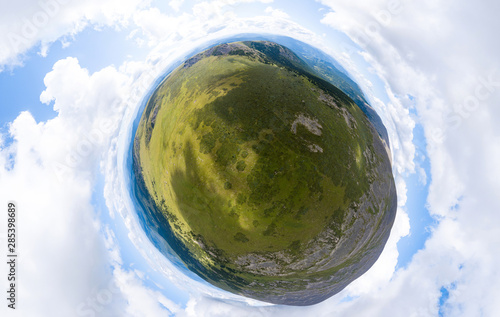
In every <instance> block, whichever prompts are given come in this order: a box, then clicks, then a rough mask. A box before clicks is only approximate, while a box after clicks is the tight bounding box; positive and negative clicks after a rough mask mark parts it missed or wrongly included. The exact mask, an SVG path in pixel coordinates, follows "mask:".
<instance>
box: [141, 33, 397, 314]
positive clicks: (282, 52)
mask: <svg viewBox="0 0 500 317" xmlns="http://www.w3.org/2000/svg"><path fill="white" fill-rule="evenodd" d="M317 68H318V67H314V66H311V65H310V63H308V62H307V61H305V60H304V59H302V58H300V57H299V56H298V55H297V54H295V53H294V52H293V51H292V50H290V49H288V48H286V47H285V46H282V45H279V44H276V43H274V42H269V41H244V42H234V43H228V44H221V45H217V46H215V47H212V48H210V49H208V50H206V51H204V52H202V53H199V54H197V55H195V56H193V57H191V58H189V59H188V60H186V61H185V62H184V63H183V64H182V65H180V66H179V67H178V68H177V69H175V70H174V71H173V72H172V73H171V74H169V76H168V77H166V78H165V80H163V81H162V82H161V83H160V84H159V85H158V87H157V88H156V89H155V90H154V92H153V94H152V96H151V97H150V99H149V101H148V102H147V104H146V107H145V110H144V112H143V113H142V117H141V119H140V122H139V126H138V128H137V132H136V134H135V138H134V145H133V164H134V174H135V177H136V179H135V182H136V186H137V188H138V190H137V195H138V197H139V201H140V202H141V204H142V205H143V206H144V207H145V208H148V210H149V211H150V214H151V215H154V217H155V218H156V220H157V223H159V226H162V227H163V228H164V230H163V231H161V232H164V233H163V238H164V239H165V241H166V242H167V243H168V244H169V246H170V247H171V248H172V249H173V250H174V251H175V253H176V254H177V255H178V257H179V258H180V259H181V261H182V262H183V263H184V265H185V266H186V267H187V268H188V269H189V270H191V271H192V272H194V273H196V274H197V275H199V276H200V277H201V278H203V279H204V280H206V281H208V282H209V283H211V284H213V285H215V286H217V287H219V288H221V289H224V290H227V291H229V292H232V293H235V294H240V295H243V296H246V297H249V298H253V299H257V300H261V301H265V302H269V303H275V304H285V305H297V306H303V305H312V304H316V303H318V302H321V301H323V300H325V299H327V298H329V297H330V296H332V295H334V294H336V293H338V292H339V291H341V290H342V289H343V288H345V287H346V286H347V285H348V284H349V283H351V282H352V281H353V280H355V279H356V278H358V277H359V276H361V275H362V274H363V273H365V272H366V271H367V270H368V269H369V268H370V267H371V266H372V265H373V264H374V263H375V261H376V260H377V258H378V257H379V255H380V253H381V252H382V250H383V248H384V245H385V243H386V241H387V239H388V237H389V233H390V230H391V227H392V225H393V222H394V218H395V214H396V205H397V202H396V189H395V185H394V179H393V175H392V170H391V162H390V158H389V157H390V152H389V150H388V146H387V143H386V142H385V141H384V138H383V137H381V134H380V133H378V132H377V129H376V128H375V127H374V123H373V122H372V121H373V120H370V118H369V117H370V116H367V114H366V113H365V112H366V111H365V112H364V111H363V110H362V109H361V108H360V107H359V106H358V105H357V104H356V103H355V102H354V101H353V99H351V98H350V97H349V96H348V95H346V94H345V93H344V92H343V91H342V90H341V89H339V88H337V87H336V86H334V85H332V84H331V80H329V79H328V78H327V77H325V76H324V73H322V72H321V70H318V69H317Z"/></svg>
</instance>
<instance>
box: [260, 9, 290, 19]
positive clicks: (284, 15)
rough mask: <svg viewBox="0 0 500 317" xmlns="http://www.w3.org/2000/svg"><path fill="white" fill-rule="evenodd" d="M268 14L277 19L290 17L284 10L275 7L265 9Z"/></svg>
mask: <svg viewBox="0 0 500 317" xmlns="http://www.w3.org/2000/svg"><path fill="white" fill-rule="evenodd" d="M264 12H266V13H267V14H270V15H271V16H272V17H273V18H276V19H289V18H290V16H289V15H288V14H287V13H286V12H285V11H283V10H280V9H273V7H267V8H266V10H265V11H264Z"/></svg>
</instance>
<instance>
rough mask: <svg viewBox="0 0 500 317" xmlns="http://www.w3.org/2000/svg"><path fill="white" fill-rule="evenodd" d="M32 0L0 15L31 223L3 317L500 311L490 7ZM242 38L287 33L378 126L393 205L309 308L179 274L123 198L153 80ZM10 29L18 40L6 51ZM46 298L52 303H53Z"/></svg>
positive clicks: (8, 165) (7, 95) (10, 178)
mask: <svg viewBox="0 0 500 317" xmlns="http://www.w3.org/2000/svg"><path fill="white" fill-rule="evenodd" d="M40 3H42V4H40ZM40 3H39V2H37V1H32V0H23V1H19V2H16V3H11V4H9V6H8V7H6V8H5V10H3V12H2V13H0V21H2V22H0V34H2V35H1V36H0V47H1V49H0V94H1V95H2V98H1V99H0V103H1V105H0V133H1V136H2V140H3V144H2V146H1V147H0V163H1V164H0V165H1V168H0V191H1V192H2V193H4V195H3V196H4V197H5V198H4V197H2V199H4V200H10V199H14V200H17V201H18V202H19V204H20V205H21V206H23V209H24V211H23V214H22V216H20V218H19V221H20V222H21V225H22V227H21V228H25V229H23V233H22V234H23V236H22V241H23V244H24V250H23V259H25V260H24V261H25V262H24V263H25V264H22V265H24V266H23V267H22V271H21V272H24V273H23V277H22V281H23V282H22V284H20V285H19V289H20V290H21V291H22V292H21V293H20V294H25V295H20V296H24V297H20V303H22V302H24V303H25V304H24V305H22V304H20V309H19V311H17V312H12V311H7V310H4V309H5V308H4V307H2V308H1V309H2V310H1V312H2V316H3V315H7V316H11V315H12V316H16V313H17V314H18V315H19V314H20V315H19V316H21V315H23V316H47V315H51V316H59V315H60V316H69V315H75V314H76V315H78V316H86V315H87V316H92V315H99V316H115V315H123V316H141V314H142V315H144V314H147V315H150V316H160V315H169V314H170V315H178V316H212V315H217V316H234V315H243V316H244V315H252V314H253V315H257V316H261V315H263V316H267V315H273V316H280V315H287V316H294V315H296V316H303V315H304V314H309V315H310V314H318V315H321V314H326V315H329V314H335V315H337V316H353V314H361V315H370V316H401V315H411V314H412V313H413V314H415V315H418V316H478V315H480V314H482V315H484V316H494V314H495V313H496V312H497V311H498V307H497V304H496V298H497V297H498V296H500V293H499V292H500V291H499V289H498V287H497V285H498V282H500V278H499V274H498V269H497V267H498V263H499V261H500V258H499V256H498V255H496V254H497V253H498V252H496V248H497V246H498V243H500V237H499V235H498V233H497V224H498V220H500V219H499V217H500V216H499V215H498V212H497V211H498V208H499V207H500V206H499V205H498V204H499V203H498V202H497V200H496V199H495V198H494V197H493V196H494V194H495V193H497V192H498V191H499V190H500V184H499V183H498V177H497V176H498V175H500V174H499V170H498V167H497V162H498V159H500V147H499V146H498V144H500V142H498V140H500V131H499V129H498V127H497V122H498V118H499V116H500V112H499V111H500V110H498V107H496V105H498V102H500V94H499V93H498V88H499V87H500V71H498V72H497V69H496V68H495V67H496V66H495V65H496V64H495V61H496V60H497V58H498V55H499V53H500V47H499V46H498V44H497V43H496V42H495V41H491V38H494V32H493V31H494V30H495V29H498V27H500V25H499V22H498V21H497V19H496V17H495V16H494V12H498V9H500V8H499V4H498V3H496V2H494V1H481V2H480V3H478V4H476V5H474V6H472V4H470V3H468V2H466V1H461V0H460V1H456V2H454V3H449V2H447V1H433V2H430V1H423V2H419V3H408V2H406V1H395V2H387V1H383V0H376V1H371V2H370V3H366V2H363V1H351V2H347V1H340V0H320V1H309V0H308V1H300V2H293V3H291V2H290V1H284V0H275V1H272V0H228V1H222V0H211V1H182V0H180V1H179V0H178V1H167V2H165V1H142V0H126V1H117V0H99V1H97V0H91V1H87V2H85V3H78V2H72V1H69V2H67V3H63V1H62V0H61V1H59V0H46V1H42V2H40ZM48 3H50V4H51V5H55V7H54V8H55V9H54V10H55V11H54V12H52V13H53V14H52V13H50V12H48V11H46V10H45V9H44V8H45V6H44V5H43V4H48ZM44 10H45V11H44ZM43 12H45V13H43ZM49 13H50V14H49ZM471 13H474V14H471ZM41 14H42V15H41ZM43 14H46V16H47V17H48V18H47V19H46V20H43V21H41V20H38V22H37V20H36V17H38V18H40V17H42V18H43ZM26 21H28V22H30V21H31V23H35V24H37V23H38V24H39V25H38V26H37V27H36V32H35V35H33V36H25V35H24V34H23V31H22V30H23V27H24V26H25V24H26ZM40 21H41V22H40ZM374 30H375V31H374ZM241 33H270V34H278V35H286V36H290V37H293V38H295V39H297V40H301V41H304V42H306V43H308V44H311V45H313V46H315V47H318V48H320V49H322V50H323V51H325V52H326V53H328V54H330V55H332V56H333V57H335V58H336V59H337V60H338V61H339V62H340V63H341V64H342V65H343V66H344V67H345V68H346V69H347V70H348V71H349V72H350V74H351V75H352V77H353V78H354V79H355V80H356V81H357V82H358V83H359V84H360V85H361V87H362V88H363V90H364V92H365V94H366V95H367V98H368V99H369V100H370V102H371V104H372V106H373V107H374V108H375V109H376V110H377V112H378V113H379V114H380V116H381V117H382V119H383V121H384V123H385V124H386V127H387V129H388V131H389V136H390V139H391V145H392V154H393V170H394V175H395V179H396V184H397V189H398V203H399V209H398V217H397V219H396V222H395V225H394V229H393V231H392V233H391V238H390V239H389V241H388V243H387V246H386V249H385V250H384V253H383V254H382V255H381V257H380V259H379V261H378V262H377V263H376V264H375V265H374V266H373V268H372V269H371V270H370V271H368V272H367V273H366V274H365V275H363V276H362V277H361V278H359V279H358V280H357V281H355V282H354V283H352V284H351V285H350V286H349V287H347V288H346V289H345V290H344V291H343V292H341V293H340V294H338V295H336V296H334V297H332V298H331V299H329V300H327V301H325V302H324V303H321V304H319V305H316V306H312V307H308V308H300V309H299V308H293V307H292V308H287V307H274V306H265V305H264V306H263V305H262V304H261V303H257V302H254V301H247V300H245V299H243V298H239V297H237V296H235V295H232V294H229V293H226V292H222V291H220V290H217V289H215V288H213V287H212V286H210V285H208V284H207V283H205V282H202V281H200V280H199V279H192V278H190V277H189V276H187V275H186V274H184V273H182V270H178V268H176V267H175V266H172V265H171V264H170V263H169V262H168V261H167V260H166V259H165V258H164V257H162V256H161V254H160V253H159V252H158V251H157V250H155V248H154V246H153V245H152V244H151V243H150V242H148V240H147V238H146V236H145V235H144V233H143V232H141V229H140V226H139V225H138V222H137V219H136V218H134V213H133V212H134V211H133V205H132V204H131V202H130V200H129V198H127V197H128V196H127V188H128V187H127V183H126V177H125V176H124V175H125V172H126V170H125V169H124V164H123V161H121V160H122V159H123V156H124V153H125V151H126V149H127V146H128V141H129V140H130V133H131V123H132V122H133V120H134V119H135V117H136V115H137V109H138V107H139V105H140V102H141V100H143V98H144V96H145V95H146V93H147V91H148V89H149V88H151V85H152V83H153V81H154V79H155V78H158V77H160V76H161V75H162V74H163V72H164V70H165V69H167V68H168V66H169V65H171V64H172V62H174V61H176V60H179V59H180V58H182V57H183V56H185V55H186V54H187V53H188V52H191V51H193V49H195V48H198V47H201V46H204V45H206V43H208V42H211V41H213V40H216V39H220V38H226V37H228V36H231V35H235V34H241ZM12 34H14V35H16V34H17V35H20V36H22V39H23V40H22V44H21V45H12V41H11V40H9V39H11V38H12ZM457 34H460V36H458V35H457ZM477 34H481V35H482V36H477ZM361 39H362V40H361ZM465 43H468V45H465ZM472 48H475V49H477V50H478V52H480V53H478V52H476V51H475V50H474V49H472ZM44 79H45V82H44ZM142 87H143V88H142ZM478 92H482V94H480V93H478ZM41 100H42V101H44V102H45V103H43V102H42V101H41ZM112 100H119V105H120V106H119V107H111V106H110V103H111V101H112ZM53 109H58V110H57V111H55V110H53ZM464 109H465V110H464ZM22 111H28V112H29V113H24V114H20V113H21V112H22ZM450 115H455V117H453V118H454V120H453V121H451V120H450ZM103 122H105V123H110V124H108V125H106V126H107V127H106V128H104V127H103V126H104V125H102V123H103ZM61 168H62V170H61ZM61 171H62V172H63V175H64V178H63V179H61V178H60V175H61V174H60V172H61ZM479 215H480V216H479ZM4 223H5V220H4V219H0V226H1V227H0V234H2V235H3V233H4V228H5V225H4ZM54 228H57V230H54ZM42 237H43V239H42ZM42 241H43V243H42ZM3 243H4V242H3V240H2V245H3ZM40 250H43V252H41V251H40ZM54 259H57V260H58V261H57V264H53V262H51V261H54ZM27 263H37V264H38V265H37V268H36V269H35V268H33V267H30V266H29V265H28V264H27ZM54 271H56V272H59V273H58V274H57V275H56V276H53V275H52V273H53V272H54ZM68 281H71V285H69V283H68ZM20 283H21V282H20ZM109 283H114V284H116V285H117V288H113V287H110V286H109V285H110V284H109ZM47 285H51V289H50V290H49V291H47V290H46V287H47ZM106 285H108V286H106ZM28 290H30V291H28ZM108 292H109V293H110V294H112V296H111V299H110V300H109V301H107V300H104V299H103V298H104V297H105V296H106V295H107V294H108ZM46 293H47V294H48V293H50V294H52V295H51V296H55V297H57V298H60V299H61V307H59V310H58V311H57V312H55V311H54V310H52V309H51V307H50V305H47V303H48V302H49V301H50V298H51V297H49V296H48V295H46ZM103 296H104V297H103ZM99 299H100V300H101V302H99ZM92 300H97V302H96V303H97V304H96V305H97V306H94V307H92V306H91V305H89V303H90V302H89V301H92ZM4 312H5V314H4Z"/></svg>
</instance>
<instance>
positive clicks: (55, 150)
mask: <svg viewBox="0 0 500 317" xmlns="http://www.w3.org/2000/svg"><path fill="white" fill-rule="evenodd" d="M72 74H73V75H75V76H74V77H73V76H71V75H72ZM61 79H64V80H62V81H61ZM121 82H122V78H121V77H120V76H118V75H117V72H116V70H113V69H111V68H108V69H104V70H103V71H101V72H99V73H95V74H92V75H89V74H88V73H87V72H86V71H85V70H83V69H81V68H80V67H79V65H78V62H77V61H76V59H72V58H68V59H66V60H62V61H59V62H58V63H56V64H55V65H54V70H53V71H52V72H50V73H49V74H48V75H47V77H46V85H47V89H46V91H45V92H44V93H43V94H42V95H43V97H42V99H43V100H50V99H55V104H54V107H55V108H56V109H57V111H58V112H59V116H58V117H56V118H54V119H51V120H49V121H47V122H44V123H37V122H35V120H34V119H33V117H32V115H31V114H30V113H28V112H23V113H21V114H20V115H19V116H18V118H16V120H14V122H12V124H11V126H10V130H9V133H10V135H11V137H12V138H13V143H12V144H10V145H9V146H7V147H3V148H2V149H1V150H0V156H1V157H2V162H6V161H7V160H8V156H9V155H11V154H12V155H14V159H15V162H14V165H13V166H12V167H7V166H5V165H4V164H3V165H2V166H1V167H0V190H1V192H2V204H3V205H6V200H7V199H9V200H14V201H16V202H18V204H19V205H18V220H17V221H18V224H19V231H18V233H19V235H18V240H19V248H18V252H19V258H18V261H19V264H18V272H19V273H18V274H19V282H18V294H19V298H18V303H19V306H18V309H17V310H18V311H19V313H20V314H22V315H24V316H48V315H50V316H74V315H75V314H76V309H77V307H78V305H79V304H80V303H81V302H82V301H85V300H86V298H87V297H88V296H90V294H92V292H93V291H94V289H95V288H96V287H100V285H102V284H103V283H104V284H105V283H107V282H108V281H110V280H111V278H112V276H111V272H110V271H109V269H108V265H107V262H108V255H107V251H106V248H105V246H104V243H103V240H102V237H101V235H100V230H101V228H100V223H99V221H98V220H97V217H96V216H97V215H96V213H95V210H94V208H95V207H94V206H93V205H92V204H91V199H92V192H93V184H94V182H93V180H94V178H95V173H96V168H95V166H96V165H97V164H98V162H99V157H100V154H99V153H100V152H101V151H102V148H103V147H104V148H105V147H107V146H108V145H107V143H106V142H107V141H106V140H108V141H109V133H107V134H103V135H102V136H101V139H99V140H96V141H95V142H93V143H92V142H89V141H88V140H89V139H88V138H89V137H90V135H88V133H89V131H92V130H93V129H94V124H95V123H96V121H99V120H100V119H103V118H104V117H106V118H110V117H111V118H112V116H111V115H110V113H109V112H108V111H109V110H107V109H106V107H107V106H108V104H107V103H106V101H107V100H112V99H113V98H118V97H119V96H120V88H119V87H120V85H121ZM70 87H71V88H73V87H79V89H81V91H78V89H77V90H75V89H68V88H70ZM75 97H76V98H75ZM90 114H92V116H91V115H90ZM114 119H115V120H116V119H117V118H114ZM115 122H116V121H115ZM83 140H87V141H86V142H84V141H83ZM61 169H62V170H63V171H64V173H63V174H60V173H58V171H61ZM5 221H6V218H5V217H2V218H1V220H0V222H1V229H0V230H4V228H6V223H5ZM89 260H90V261H89ZM55 298H58V300H57V302H58V304H57V305H51V304H48V303H53V302H54V299H55ZM5 307H6V305H2V308H1V309H2V310H3V309H4V308H5ZM3 313H5V311H3ZM3 313H2V314H3Z"/></svg>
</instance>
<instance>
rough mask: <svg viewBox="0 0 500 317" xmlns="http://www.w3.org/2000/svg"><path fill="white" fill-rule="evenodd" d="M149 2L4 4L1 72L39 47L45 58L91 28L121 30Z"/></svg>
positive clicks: (33, 1) (31, 0) (23, 1)
mask: <svg viewBox="0 0 500 317" xmlns="http://www.w3.org/2000/svg"><path fill="white" fill-rule="evenodd" d="M147 2H149V0H124V1H123V0H120V1H119V0H90V1H75V0H40V1H36V0H21V1H11V2H6V3H4V4H2V11H1V12H0V21H1V22H0V70H2V69H4V67H6V66H7V67H8V66H13V65H20V64H21V63H22V55H23V54H25V53H26V52H27V51H28V50H29V49H31V48H32V47H35V46H37V45H40V54H41V55H43V56H45V55H46V54H47V51H48V48H49V46H50V44H51V43H53V42H55V41H57V40H58V39H60V38H61V37H65V36H70V37H71V36H74V35H75V34H77V33H79V32H81V31H82V30H83V29H84V28H85V27H87V26H89V25H94V26H114V27H120V26H123V25H125V24H126V23H127V21H128V19H129V18H130V16H131V15H132V14H133V13H134V12H135V11H136V10H137V9H138V8H141V7H142V6H143V5H144V4H145V3H147ZM63 42H64V40H63Z"/></svg>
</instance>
